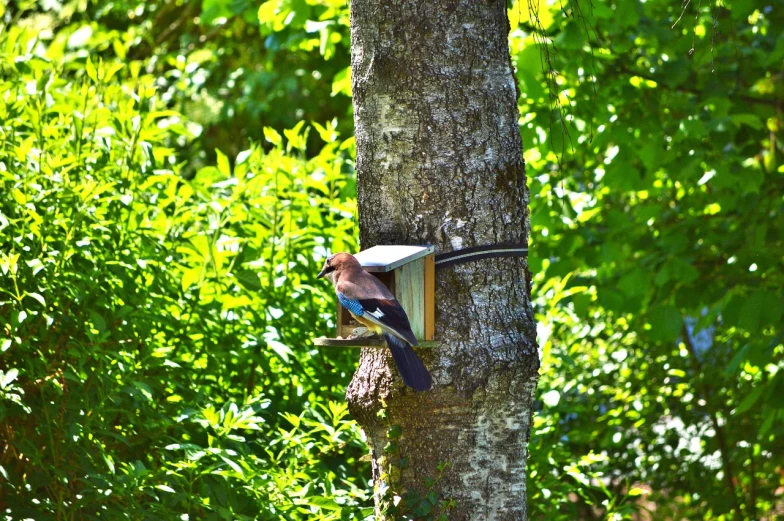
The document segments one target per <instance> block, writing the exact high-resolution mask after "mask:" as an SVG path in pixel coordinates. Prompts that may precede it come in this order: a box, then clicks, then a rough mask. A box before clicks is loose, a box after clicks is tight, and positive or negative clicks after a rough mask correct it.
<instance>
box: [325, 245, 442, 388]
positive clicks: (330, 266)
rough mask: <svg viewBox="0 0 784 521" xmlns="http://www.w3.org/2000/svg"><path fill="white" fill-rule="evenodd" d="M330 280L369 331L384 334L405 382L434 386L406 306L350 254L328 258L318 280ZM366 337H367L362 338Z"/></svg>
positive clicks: (353, 315)
mask: <svg viewBox="0 0 784 521" xmlns="http://www.w3.org/2000/svg"><path fill="white" fill-rule="evenodd" d="M322 277H329V278H331V279H332V284H333V285H334V287H335V292H336V293H337V295H338V300H339V301H340V303H341V304H342V305H343V307H344V308H346V309H347V310H348V312H349V313H351V316H352V317H354V319H356V320H357V322H359V323H361V324H363V325H365V326H367V328H368V332H372V333H375V334H377V335H381V336H383V337H384V339H385V340H386V342H387V346H389V350H390V351H391V353H392V358H393V359H394V360H395V365H397V369H398V371H399V372H400V376H401V377H402V378H403V382H404V383H405V384H406V385H407V386H409V387H411V388H412V389H414V390H417V391H427V390H429V389H430V387H431V386H432V384H433V379H432V378H431V376H430V373H429V372H428V370H427V368H426V367H425V365H424V364H423V363H422V360H420V359H419V357H418V356H417V354H416V353H415V352H414V350H413V348H412V346H416V345H419V342H417V339H416V337H415V336H414V333H413V331H411V323H410V322H409V320H408V315H406V312H405V310H404V309H403V306H401V305H400V302H398V301H397V299H395V296H394V295H393V294H392V292H391V291H389V288H387V287H386V286H385V285H384V284H383V283H382V282H381V281H380V280H378V279H377V278H376V277H374V276H373V275H371V274H369V273H367V272H366V271H365V270H363V269H362V265H361V264H360V263H359V261H358V260H357V259H356V258H355V257H354V256H353V255H351V254H350V253H336V254H334V255H331V256H329V257H327V259H326V261H324V268H323V269H322V270H321V272H320V273H319V274H318V275H317V278H319V279H320V278H322ZM360 336H364V335H360Z"/></svg>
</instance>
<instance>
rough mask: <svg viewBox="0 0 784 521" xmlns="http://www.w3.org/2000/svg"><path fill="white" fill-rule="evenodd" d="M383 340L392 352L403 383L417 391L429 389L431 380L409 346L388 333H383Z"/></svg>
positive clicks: (423, 365)
mask: <svg viewBox="0 0 784 521" xmlns="http://www.w3.org/2000/svg"><path fill="white" fill-rule="evenodd" d="M384 339H386V341H387V345H388V346H389V350H390V351H392V358H394V359H395V364H397V370H398V371H400V376H402V377H403V382H405V384H406V385H407V386H409V387H411V388H412V389H416V390H417V391H427V390H428V389H430V386H431V385H432V384H433V379H432V378H431V377H430V373H428V372H427V368H426V367H425V364H423V363H422V360H420V359H419V357H418V356H417V354H416V353H415V352H414V350H413V349H412V348H411V346H409V345H408V344H407V343H405V342H404V341H402V340H400V339H399V338H398V337H396V336H395V335H391V334H389V333H384Z"/></svg>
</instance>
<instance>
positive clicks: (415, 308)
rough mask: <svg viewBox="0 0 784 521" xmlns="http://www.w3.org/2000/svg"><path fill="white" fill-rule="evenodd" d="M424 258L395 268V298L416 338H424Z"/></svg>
mask: <svg viewBox="0 0 784 521" xmlns="http://www.w3.org/2000/svg"><path fill="white" fill-rule="evenodd" d="M424 279H425V259H417V260H415V261H414V262H409V263H408V264H404V265H403V266H400V267H399V268H398V269H396V270H395V298H397V301H398V302H400V305H401V306H403V309H404V310H405V311H406V315H408V320H409V322H411V331H413V332H414V336H415V337H417V339H424V338H425V286H424V284H423V281H424Z"/></svg>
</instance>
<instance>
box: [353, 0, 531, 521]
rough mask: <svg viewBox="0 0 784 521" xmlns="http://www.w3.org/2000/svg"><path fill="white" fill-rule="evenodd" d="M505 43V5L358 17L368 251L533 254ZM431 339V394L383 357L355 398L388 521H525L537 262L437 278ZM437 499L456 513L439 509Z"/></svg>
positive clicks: (380, 11) (387, 8) (357, 101)
mask: <svg viewBox="0 0 784 521" xmlns="http://www.w3.org/2000/svg"><path fill="white" fill-rule="evenodd" d="M508 31H509V24H508V20H507V11H506V1H505V0H489V1H488V0H485V1H479V0H463V1H456V0H439V1H436V0H395V1H379V0H353V1H352V3H351V46H352V53H351V67H352V73H353V90H354V111H355V124H356V140H357V185H358V200H359V222H360V241H361V245H362V248H363V249H365V248H369V247H371V246H374V245H377V244H426V243H432V244H435V245H436V247H437V251H441V252H444V251H450V250H453V249H463V248H468V247H471V246H478V245H484V244H493V243H518V244H519V243H521V242H523V241H526V240H527V238H528V229H529V223H528V190H527V187H526V183H525V165H524V164H523V159H522V143H521V139H520V130H519V126H518V119H519V113H518V110H517V96H518V91H517V86H516V82H515V79H514V73H513V70H512V66H511V60H510V56H509V47H508V41H507V37H508ZM436 339H437V340H438V341H440V343H441V344H440V347H439V348H436V349H432V350H430V351H428V350H426V349H419V350H418V353H419V354H420V356H421V357H422V358H423V360H424V362H425V365H427V366H428V368H429V369H430V371H431V373H432V375H433V379H434V387H433V389H432V390H431V391H429V392H425V393H417V392H414V391H412V390H410V389H407V388H406V387H404V385H403V384H402V382H401V381H400V377H399V376H398V375H397V372H396V370H395V369H394V364H392V363H391V362H390V360H391V358H390V356H389V354H388V353H387V352H386V350H382V349H363V352H362V356H361V362H360V366H359V369H358V370H357V373H356V374H355V375H354V379H353V380H352V382H351V384H350V386H349V389H348V393H347V400H348V403H349V406H350V410H351V412H352V414H353V415H354V417H355V418H356V419H357V420H358V421H359V423H360V425H361V426H362V428H363V430H364V432H365V434H366V435H367V438H368V442H369V444H370V447H371V451H372V454H371V456H372V461H373V478H374V483H375V489H376V493H377V496H376V507H377V510H378V511H379V514H380V515H382V516H383V513H382V512H381V511H382V510H384V509H389V510H387V514H388V515H387V516H386V517H387V518H391V517H394V515H395V513H396V512H398V513H400V512H401V511H402V512H403V513H405V512H407V513H408V514H409V515H410V516H412V517H416V518H417V519H430V518H431V517H430V516H435V514H438V513H443V512H444V508H446V509H447V510H449V511H448V513H447V515H446V517H445V518H444V519H450V520H462V519H471V520H488V519H499V520H500V519H502V520H505V521H508V520H522V519H527V514H526V480H525V461H526V454H527V451H526V444H527V441H528V436H529V430H530V421H531V411H532V403H533V397H534V391H535V389H536V382H537V378H538V368H539V359H538V352H537V346H536V327H535V324H534V319H533V312H532V309H531V300H530V277H529V274H528V270H527V264H526V262H525V261H524V260H523V259H519V258H496V259H487V260H480V261H473V262H468V263H464V264H459V265H456V266H452V267H448V268H444V269H440V270H438V271H437V273H436ZM382 411H383V412H382ZM396 426H399V427H396ZM390 442H391V443H390ZM443 464H448V467H447V468H446V469H445V470H443V473H440V471H439V466H440V465H443ZM442 468H443V467H442ZM439 475H440V476H441V477H440V479H438V480H437V482H436V483H435V484H433V482H432V481H431V480H432V479H435V478H438V477H439ZM428 478H430V479H428ZM428 494H430V498H428V497H427V496H428ZM395 496H400V497H402V498H403V502H402V503H401V504H399V505H397V506H396V507H395V506H394V503H395V502H396V501H397V499H395ZM433 497H438V498H440V499H441V500H442V501H448V500H453V506H451V507H448V506H446V507H445V506H444V505H443V504H440V505H436V506H434V507H429V506H428V505H430V504H431V503H432V502H431V501H428V499H432V498H433ZM423 498H424V499H423ZM428 511H429V512H428ZM433 518H434V517H433Z"/></svg>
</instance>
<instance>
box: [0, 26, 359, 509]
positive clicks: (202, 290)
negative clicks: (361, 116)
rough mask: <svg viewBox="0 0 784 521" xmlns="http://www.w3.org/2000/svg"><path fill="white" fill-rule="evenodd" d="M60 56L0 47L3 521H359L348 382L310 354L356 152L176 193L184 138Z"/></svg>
mask: <svg viewBox="0 0 784 521" xmlns="http://www.w3.org/2000/svg"><path fill="white" fill-rule="evenodd" d="M56 40H57V39H55V43H53V44H52V45H51V46H49V47H48V48H47V47H41V44H40V42H36V40H35V37H34V35H33V34H31V33H30V32H28V31H25V30H23V29H21V28H19V27H5V28H3V29H2V36H1V37H0V49H2V52H1V53H0V69H2V73H3V77H4V80H3V81H2V83H0V117H2V119H3V127H2V133H3V140H2V147H1V148H0V185H1V187H0V229H2V234H0V252H1V253H0V295H1V297H0V299H1V300H0V332H1V337H2V338H3V341H2V366H1V367H2V374H1V375H0V388H1V389H2V390H1V391H0V393H1V394H0V397H1V398H2V401H1V402H0V443H2V445H3V446H4V447H5V450H4V453H3V456H2V459H1V460H0V465H2V474H3V477H4V479H3V481H2V484H0V504H2V506H3V509H4V512H6V514H7V515H9V516H11V517H10V518H13V519H22V518H28V517H35V518H57V519H61V518H73V517H78V518H97V517H101V518H108V519H119V518H124V517H129V518H133V519H140V518H145V519H173V518H175V517H176V518H180V517H181V516H183V517H182V518H183V519H186V518H188V517H189V516H190V518H194V519H281V518H286V519H352V518H361V517H362V514H361V513H362V506H363V505H365V504H366V503H367V500H368V498H367V494H366V492H365V491H366V489H367V478H366V477H365V475H366V474H367V470H368V469H367V468H366V465H364V464H360V463H359V460H358V458H359V457H360V456H361V454H362V453H363V452H364V450H365V446H364V444H363V443H362V442H361V441H360V440H359V435H358V432H357V427H356V424H355V423H353V422H351V421H349V420H348V418H347V410H346V408H345V406H344V405H343V404H342V396H341V394H342V393H341V389H342V388H343V386H344V385H345V382H346V381H347V380H348V378H349V376H350V368H351V366H352V365H353V363H352V361H351V360H350V358H349V357H350V354H348V353H342V354H340V353H335V354H334V355H332V356H330V357H325V356H324V355H323V354H322V353H320V352H319V351H317V350H316V349H314V348H313V346H312V345H311V343H310V339H311V337H312V336H313V334H314V333H316V332H318V331H323V330H326V329H327V328H328V327H330V324H329V321H330V320H331V318H332V309H333V299H332V297H331V295H329V290H328V288H325V287H324V286H323V285H321V284H316V283H315V282H316V281H315V274H316V273H318V269H319V267H320V266H319V265H320V262H321V261H322V259H323V256H324V254H325V253H326V252H327V251H328V250H331V249H340V250H343V249H348V250H351V249H354V248H355V247H356V245H355V243H354V239H353V237H354V234H353V220H352V217H353V213H354V203H353V201H352V199H351V194H353V192H354V187H353V181H352V180H351V178H350V177H349V176H348V175H347V174H349V173H350V172H351V168H352V166H351V165H352V163H351V161H350V159H349V157H350V152H351V150H350V147H351V146H352V140H348V141H341V140H339V139H338V134H337V132H336V131H335V130H334V128H333V127H332V125H331V124H328V125H326V126H323V127H322V126H319V125H315V126H316V128H317V129H318V130H319V134H320V136H321V137H322V138H323V139H325V142H324V143H323V145H322V147H321V149H320V152H319V154H317V155H314V156H311V157H308V156H306V155H305V152H304V151H305V148H306V142H307V137H308V133H309V130H310V129H309V128H305V126H304V125H303V124H302V123H300V124H298V125H296V126H295V127H294V128H292V129H289V130H285V131H284V132H283V134H284V137H281V136H280V135H279V134H278V133H277V132H276V131H275V130H273V129H269V128H268V129H266V130H265V135H266V136H267V141H268V144H267V150H266V151H265V150H264V149H263V148H262V147H260V146H253V147H252V148H250V149H248V150H246V151H243V152H241V153H240V154H238V155H237V156H236V157H232V158H231V160H230V159H229V158H228V157H227V156H225V155H224V154H222V153H221V152H220V151H217V165H216V166H208V167H204V168H202V169H200V170H198V172H196V174H195V176H194V177H193V178H192V179H190V180H188V179H185V178H183V177H182V176H181V175H180V173H181V169H182V165H183V163H182V159H181V157H179V156H178V155H177V154H176V151H177V150H183V149H187V148H188V147H189V146H192V145H193V139H194V135H195V134H197V133H198V131H199V127H198V125H195V124H193V123H192V122H190V121H188V120H187V119H186V118H185V117H183V116H182V115H181V114H180V113H178V112H176V111H174V110H171V109H169V108H167V102H166V100H165V98H164V97H163V95H162V93H161V90H160V89H158V88H156V86H155V83H156V80H155V77H154V76H152V75H149V74H144V73H142V72H141V70H140V68H138V67H133V66H131V67H125V66H124V64H123V63H121V62H119V61H103V60H97V61H93V60H92V58H91V57H90V56H88V55H87V54H86V53H85V52H83V51H74V52H72V51H70V50H67V49H62V48H60V49H59V50H58V48H57V45H56ZM36 45H37V46H38V47H37V48H36ZM30 49H34V50H35V52H28V50H30ZM292 411H296V413H294V412H292Z"/></svg>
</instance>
